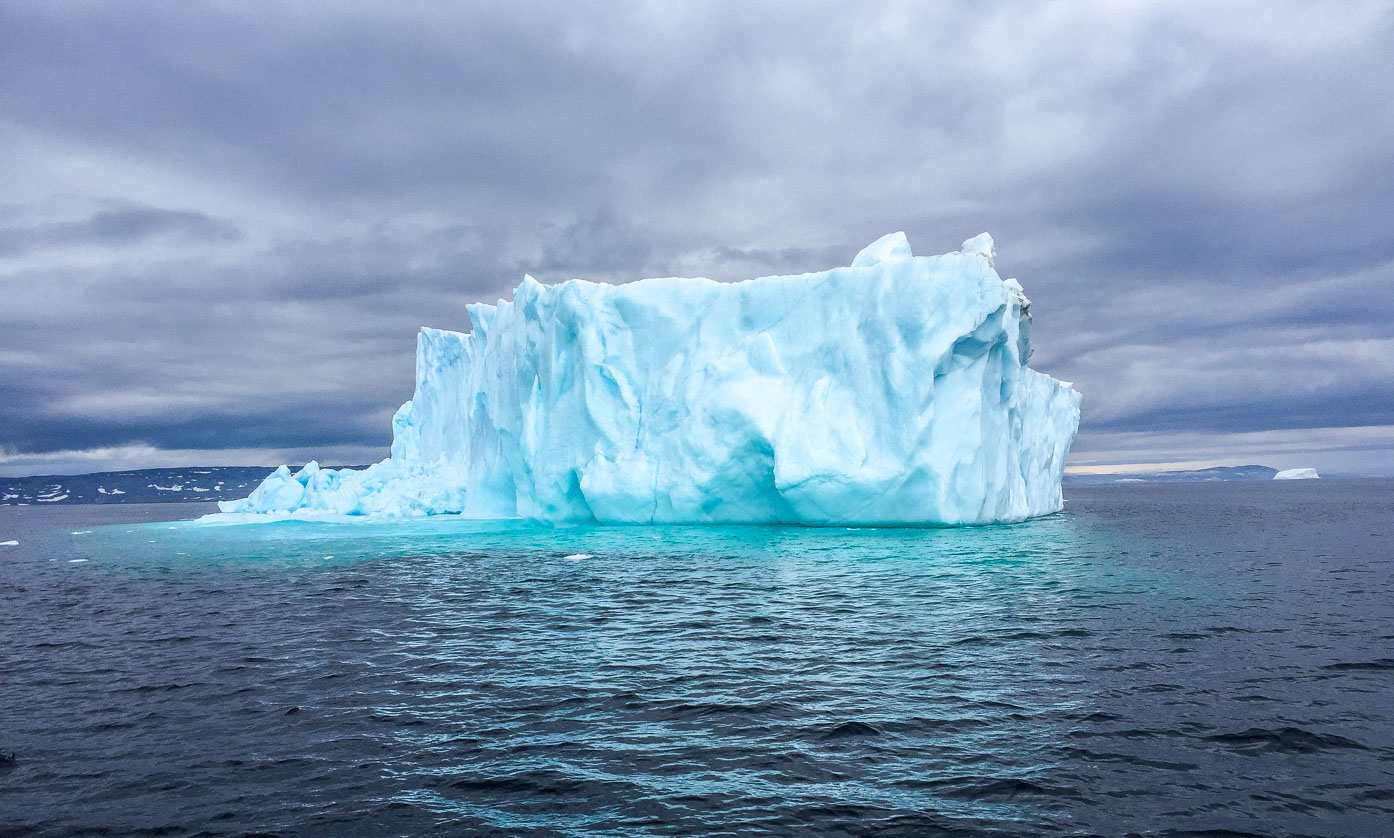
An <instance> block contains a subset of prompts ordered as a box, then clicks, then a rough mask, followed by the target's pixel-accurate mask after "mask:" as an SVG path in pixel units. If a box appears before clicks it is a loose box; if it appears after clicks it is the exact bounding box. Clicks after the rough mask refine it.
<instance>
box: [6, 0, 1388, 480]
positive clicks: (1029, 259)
mask: <svg viewBox="0 0 1394 838" xmlns="http://www.w3.org/2000/svg"><path fill="white" fill-rule="evenodd" d="M989 5H990V6H991V7H992V8H993V9H994V10H993V11H992V12H986V11H984V10H985V9H987V8H988V7H989ZM453 6H454V4H444V3H442V4H413V3H402V2H398V3H391V4H382V3H377V4H367V3H363V4H356V3H351V2H333V3H328V2H326V3H320V2H295V3H286V4H284V5H282V4H276V3H263V2H257V3H232V2H229V3H212V2H210V3H189V2H187V0H177V2H168V3H161V2H142V3H68V2H55V0H35V2H26V0H9V2H6V3H4V4H0V149H3V157H0V160H3V164H0V474H12V475H13V474H26V473H53V472H62V471H91V470H98V469H108V468H131V467H146V466H162V465H186V464H208V465H217V464H229V465H232V464H268V465H274V464H276V463H280V462H282V461H285V460H289V461H303V460H305V459H307V458H309V457H312V456H313V457H318V458H319V459H320V460H321V461H324V462H337V463H363V462H371V461H375V460H377V459H380V458H381V457H383V456H385V455H386V453H387V446H388V443H389V442H390V440H391V429H390V418H391V415H392V412H393V411H394V410H395V409H396V407H397V406H398V405H399V404H401V403H402V402H403V401H405V400H406V399H408V398H409V397H410V396H411V390H412V386H413V374H412V365H413V360H414V357H413V353H414V346H415V340H416V337H415V333H416V329H417V327H418V326H421V325H429V326H436V327H442V328H455V329H464V328H466V326H467V323H468V321H467V318H466V315H465V304H466V303H468V302H472V301H475V300H489V301H492V300H495V299H498V298H499V297H506V296H508V295H509V294H510V293H511V290H510V289H511V288H513V287H514V286H515V285H517V283H518V281H519V280H520V278H521V276H522V274H523V273H524V272H530V273H532V274H533V275H534V276H536V277H537V278H538V279H540V280H542V281H544V282H554V281H560V280H564V279H567V278H570V277H574V276H579V277H584V278H589V279H599V280H607V281H615V282H622V281H627V280H632V279H638V278H640V277H644V276H653V275H673V274H679V275H704V276H711V277H713V278H716V279H723V280H726V279H741V278H748V277H751V276H757V275H764V274H770V273H787V272H796V271H805V270H821V269H825V268H829V267H833V266H836V265H845V264H847V263H848V261H849V260H850V259H851V257H852V256H853V255H854V254H855V253H856V252H857V250H859V249H860V248H861V247H862V246H863V245H865V244H866V243H868V242H870V241H872V240H873V239H875V238H876V237H878V236H879V235H881V234H883V233H886V232H891V231H894V230H905V231H906V233H907V234H908V235H909V237H910V241H911V244H912V245H913V246H914V248H915V250H916V252H917V253H920V254H932V253H940V252H944V251H948V250H956V249H957V248H958V246H959V243H960V242H961V241H963V240H964V239H966V238H968V237H969V236H972V235H974V234H976V233H979V232H982V231H985V230H986V231H990V232H991V233H992V234H993V236H994V237H995V238H996V240H997V247H998V252H999V258H998V262H997V264H998V268H999V270H1000V271H1001V272H1002V274H1003V275H1004V276H1016V277H1019V278H1020V280H1021V282H1022V284H1023V285H1024V286H1025V288H1026V291H1027V294H1028V295H1029V296H1030V297H1031V298H1032V300H1033V303H1034V304H1033V306H1032V313H1033V315H1034V317H1035V323H1034V326H1033V331H1032V337H1033V340H1034V343H1035V347H1036V355H1035V358H1034V359H1033V366H1035V367H1036V368H1037V369H1040V370H1042V371H1044V372H1047V373H1049V374H1051V375H1053V376H1056V377H1058V378H1063V379H1066V380H1069V381H1073V382H1074V383H1075V385H1076V386H1077V387H1078V388H1079V389H1080V390H1081V391H1082V392H1083V393H1084V394H1085V400H1084V408H1083V421H1082V424H1081V427H1080V435H1079V439H1078V441H1077V442H1076V445H1075V451H1074V454H1073V455H1072V458H1071V462H1072V464H1073V465H1074V466H1076V467H1080V468H1088V467H1093V466H1098V465H1117V464H1127V463H1144V462H1145V463H1154V464H1156V463H1183V464H1195V465H1209V464H1212V463H1223V464H1237V463H1246V462H1257V463H1265V464H1269V465H1273V466H1279V467H1285V466H1305V465H1314V466H1317V467H1318V468H1321V469H1325V470H1337V471H1362V472H1377V473H1394V293H1391V292H1394V214H1392V213H1391V210H1392V209H1394V48H1391V46H1390V45H1391V44H1394V11H1391V3H1388V2H1384V3H1362V2H1355V0H1351V1H1350V2H1341V3H1310V2H1304V3H1285V2H1278V0H1257V2H1238V1H1236V2H1225V3H1214V2H1209V1H1208V0H1207V2H1197V3H1186V2H1166V3H1156V4H1147V3H1141V2H1139V3H1118V2H1111V3H1089V2H1082V1H1081V0H1071V2H1068V3H999V4H982V3H976V2H962V3H952V2H935V3H924V2H906V3H890V4H878V3H868V2H855V3H853V2H848V3H840V4H807V3H805V4H793V3H788V2H775V3H768V4H766V3H758V2H749V1H748V0H745V1H743V2H733V3H727V4H723V3H709V2H704V3H694V4H692V5H691V6H689V7H687V8H684V7H683V4H680V3H677V2H652V3H645V4H637V5H631V4H626V3H619V2H610V0H607V2H600V3H585V2H565V3H556V4H541V3H489V4H483V3H481V4H478V8H477V10H475V11H469V10H462V9H460V8H454V7H453Z"/></svg>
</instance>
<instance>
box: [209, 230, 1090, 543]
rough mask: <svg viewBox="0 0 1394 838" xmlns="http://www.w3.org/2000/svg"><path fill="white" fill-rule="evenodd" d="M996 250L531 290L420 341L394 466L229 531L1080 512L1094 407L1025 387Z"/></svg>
mask: <svg viewBox="0 0 1394 838" xmlns="http://www.w3.org/2000/svg"><path fill="white" fill-rule="evenodd" d="M994 257H995V252H994V250H993V242H992V239H991V237H990V236H988V235H986V234H983V235H981V236H978V237H976V238H973V239H970V240H968V241H967V242H964V245H963V250H962V251H961V252H958V253H949V254H945V255H943V256H934V257H928V258H926V257H915V256H912V255H911V252H910V246H909V243H908V242H907V241H906V239H905V236H904V234H902V233H895V234H892V235H889V236H885V237H883V238H881V239H880V240H878V241H876V242H875V243H873V244H872V245H870V246H869V247H867V248H866V249H865V250H863V251H862V252H861V253H859V254H858V255H857V257H856V258H855V259H854V260H853V261H852V264H851V266H850V267H846V268H835V269H833V270H830V271H824V272H822V273H813V274H804V275H801V276H774V277H765V278H761V279H754V280H749V281H745V282H737V283H730V284H723V283H718V282H713V281H711V280H707V279H680V278H671V279H645V280H640V281H638V282H633V283H629V284H627V285H618V286H615V285H606V284H601V283H594V282H584V281H581V280H572V281H570V282H565V283H562V284H560V285H553V286H544V285H541V284H539V283H538V282H537V281H535V280H533V279H532V278H531V277H525V278H524V280H523V284H522V285H521V286H519V287H518V289H517V291H516V292H515V293H514V298H513V301H512V302H506V301H500V302H499V303H498V304H497V305H485V304H476V305H472V306H470V307H469V314H470V319H471V320H472V321H473V325H474V330H473V331H472V332H470V333H468V334H463V333H459V332H448V331H441V330H437V329H422V331H421V335H420V338H419V341H418V344H417V354H416V392H415V395H414V396H413V397H412V399H411V401H409V402H407V403H406V404H405V405H403V406H402V407H401V409H400V410H398V411H397V415H396V417H395V418H394V419H393V443H392V456H391V457H390V458H389V459H387V460H384V461H383V462H381V463H378V464H376V465H374V466H371V467H369V468H367V469H364V470H362V471H352V470H339V471H334V470H330V469H320V468H319V467H318V466H316V465H315V464H314V463H311V464H310V465H308V466H306V467H305V469H303V470H301V471H300V472H299V473H297V474H294V475H292V474H291V473H290V472H289V471H288V470H287V469H285V468H284V467H282V468H281V469H280V470H278V471H277V472H276V473H275V474H272V475H271V476H270V477H268V478H267V479H266V481H265V482H264V483H263V484H262V485H261V486H260V487H259V488H258V489H257V490H256V491H255V492H253V493H252V495H251V496H250V497H248V498H246V499H244V500H240V501H232V502H223V503H221V504H220V508H221V509H222V510H223V511H224V512H235V513H245V512H258V513H265V512H282V513H293V514H295V515H302V516H317V515H321V514H326V513H331V514H333V513H337V514H347V515H381V516H407V515H429V514H435V513H461V514H464V515H466V516H471V517H488V518H493V517H514V516H521V517H525V518H534V519H540V520H545V521H554V522H585V521H599V522H605V523H620V522H623V523H649V522H701V523H757V522H785V523H802V524H868V525H875V524H882V525H890V524H899V525H936V524H975V523H985V522H994V521H1019V520H1022V519H1025V518H1029V517H1032V516H1036V515H1044V514H1047V513H1050V512H1055V511H1057V510H1059V509H1060V507H1061V496H1060V477H1061V473H1062V471H1063V469H1064V466H1065V455H1066V453H1067V452H1068V451H1069V447H1070V443H1071V442H1072V440H1073V439H1074V435H1075V429H1076V426H1077V425H1078V420H1079V398H1080V397H1079V394H1078V393H1077V392H1075V391H1074V390H1073V389H1071V387H1070V385H1068V384H1066V383H1063V382H1059V381H1056V380H1054V379H1052V378H1049V377H1047V376H1045V375H1042V374H1040V373H1037V372H1034V371H1033V370H1030V369H1028V368H1027V366H1026V361H1027V358H1028V357H1029V356H1030V352H1031V350H1030V338H1029V325H1030V314H1029V307H1030V302H1029V301H1028V300H1027V299H1026V296H1025V295H1024V294H1023V293H1022V289H1021V286H1020V285H1019V284H1017V282H1016V281H1015V280H1012V279H1008V280H1005V281H1004V280H1002V279H1001V278H1000V277H998V275H997V273H996V271H995V270H994V268H993V259H994Z"/></svg>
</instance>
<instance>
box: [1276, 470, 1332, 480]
mask: <svg viewBox="0 0 1394 838" xmlns="http://www.w3.org/2000/svg"><path fill="white" fill-rule="evenodd" d="M1319 477H1321V475H1320V474H1317V470H1316V469H1314V468H1289V469H1284V470H1283V471H1280V472H1278V473H1277V474H1275V475H1273V479H1274V480H1316V479H1317V478H1319Z"/></svg>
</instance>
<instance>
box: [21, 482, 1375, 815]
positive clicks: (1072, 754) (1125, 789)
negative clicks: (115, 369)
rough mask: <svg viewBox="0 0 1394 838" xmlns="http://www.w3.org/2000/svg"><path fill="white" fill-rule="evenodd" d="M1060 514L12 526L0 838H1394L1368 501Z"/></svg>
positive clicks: (1121, 488)
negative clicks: (817, 524) (846, 524)
mask: <svg viewBox="0 0 1394 838" xmlns="http://www.w3.org/2000/svg"><path fill="white" fill-rule="evenodd" d="M147 482H149V481H147ZM95 491H96V490H95V488H94V489H93V492H95ZM108 491H110V489H108ZM57 494H58V493H57V492H55V493H53V495H52V496H54V497H56V496H57ZM1066 496H1067V498H1068V502H1067V504H1066V508H1065V511H1064V512H1063V513H1061V514H1058V515H1054V516H1050V517H1048V518H1042V519H1038V520H1035V521H1030V522H1027V523H1025V524H1019V525H1012V526H992V527H975V528H964V529H938V530H897V529H831V528H830V529H802V528H792V527H724V528H698V527H655V528H647V527H633V528H624V527H581V528H563V529H552V528H547V527H543V526H535V525H526V524H521V523H517V522H468V521H456V520H440V519H432V520H425V521H415V522H397V523H355V524H308V523H277V524H266V525H258V526H235V527H230V526H208V525H200V524H196V523H192V522H190V521H189V520H187V519H191V518H196V517H197V516H199V515H202V514H204V513H206V512H209V511H212V507H211V505H210V504H206V503H166V504H112V503H108V504H101V505H97V504H93V505H62V504H58V505H50V506H36V505H31V506H3V507H0V542H3V541H11V540H13V541H17V542H18V544H17V545H14V546H0V835H4V836H11V835H13V836H21V835H22V836H30V835H34V836H68V835H94V836H95V835H102V836H125V835H161V836H239V835H282V836H317V835H333V836H359V835H361V836H386V835H419V834H425V833H436V834H460V835H529V836H599V835H607V836H610V835H617V836H627V835H634V836H640V835H732V836H734V835H751V834H761V835H800V836H803V835H868V836H870V835H876V836H886V835H892V836H893V835H915V836H934V835H962V836H1035V835H1042V836H1047V835H1106V836H1116V835H1148V836H1183V835H1195V836H1200V835H1207V836H1240V835H1261V836H1295V835H1318V836H1378V835H1390V834H1394V697H1391V693H1392V692H1394V555H1392V554H1394V481H1389V480H1321V481H1300V482H1287V483H1274V482H1247V483H1224V482H1217V483H1205V484H1130V485H1113V486H1067V487H1066Z"/></svg>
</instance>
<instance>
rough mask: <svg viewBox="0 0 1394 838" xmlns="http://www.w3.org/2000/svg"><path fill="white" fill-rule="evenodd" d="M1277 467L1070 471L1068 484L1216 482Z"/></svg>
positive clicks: (1269, 474)
mask: <svg viewBox="0 0 1394 838" xmlns="http://www.w3.org/2000/svg"><path fill="white" fill-rule="evenodd" d="M1277 473H1278V470H1277V469H1276V468H1269V467H1268V466H1220V467H1217V468H1202V469H1195V470H1193V471H1152V472H1136V473H1116V474H1067V475H1065V480H1064V482H1065V484H1066V485H1076V486H1083V485H1099V484H1103V483H1214V482H1218V481H1222V480H1223V481H1235V480H1272V479H1273V475H1275V474H1277Z"/></svg>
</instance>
